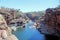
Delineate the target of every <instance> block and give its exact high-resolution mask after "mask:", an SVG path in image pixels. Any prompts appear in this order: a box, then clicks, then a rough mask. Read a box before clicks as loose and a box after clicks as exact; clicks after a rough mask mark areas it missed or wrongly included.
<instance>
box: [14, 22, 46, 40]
mask: <svg viewBox="0 0 60 40" xmlns="http://www.w3.org/2000/svg"><path fill="white" fill-rule="evenodd" d="M32 25H33V22H29V23H28V24H27V25H26V27H25V29H23V30H19V31H16V32H14V34H15V35H16V36H17V38H18V39H19V40H45V36H44V35H43V34H41V33H40V32H39V31H38V30H37V29H34V28H30V27H31V26H32Z"/></svg>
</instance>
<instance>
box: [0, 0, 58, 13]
mask: <svg viewBox="0 0 60 40" xmlns="http://www.w3.org/2000/svg"><path fill="white" fill-rule="evenodd" d="M58 4H59V2H58V0H0V7H2V6H3V7H8V8H15V9H21V11H22V12H31V11H42V10H45V9H47V8H54V7H57V6H58Z"/></svg>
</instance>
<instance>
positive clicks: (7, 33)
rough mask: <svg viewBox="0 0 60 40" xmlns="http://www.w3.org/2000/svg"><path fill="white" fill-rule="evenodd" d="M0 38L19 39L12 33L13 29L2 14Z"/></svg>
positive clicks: (7, 39)
mask: <svg viewBox="0 0 60 40" xmlns="http://www.w3.org/2000/svg"><path fill="white" fill-rule="evenodd" d="M0 40H18V39H17V38H16V36H15V35H13V34H12V33H11V29H10V28H9V27H8V26H7V24H6V21H5V19H4V18H3V16H2V15H1V14H0Z"/></svg>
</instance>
